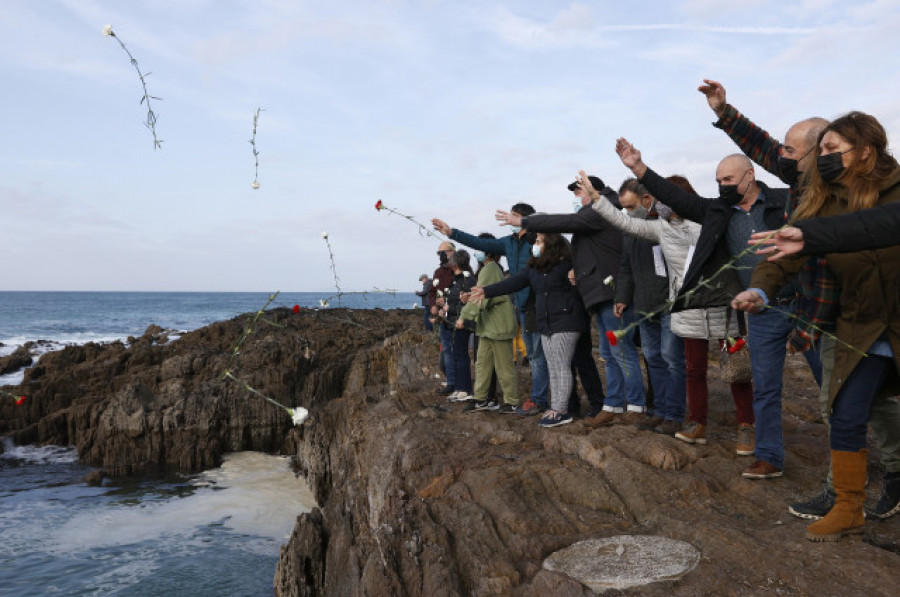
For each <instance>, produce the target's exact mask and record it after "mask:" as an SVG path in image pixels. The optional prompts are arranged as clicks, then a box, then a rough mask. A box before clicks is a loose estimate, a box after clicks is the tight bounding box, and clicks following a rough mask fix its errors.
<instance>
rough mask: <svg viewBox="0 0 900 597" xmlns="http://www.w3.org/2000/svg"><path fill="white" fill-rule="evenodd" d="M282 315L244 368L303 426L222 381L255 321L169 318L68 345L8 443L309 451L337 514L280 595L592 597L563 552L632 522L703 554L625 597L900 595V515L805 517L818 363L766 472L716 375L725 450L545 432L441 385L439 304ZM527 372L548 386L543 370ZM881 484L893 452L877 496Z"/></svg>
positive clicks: (95, 450) (816, 437) (310, 519)
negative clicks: (299, 411)
mask: <svg viewBox="0 0 900 597" xmlns="http://www.w3.org/2000/svg"><path fill="white" fill-rule="evenodd" d="M267 316H268V318H269V319H270V320H271V321H272V323H274V324H275V325H261V326H259V328H258V329H257V331H256V332H255V333H254V334H253V335H252V336H251V337H250V338H249V339H248V340H247V342H245V343H244V345H243V346H242V348H241V351H240V354H239V355H238V356H237V357H235V360H234V363H235V371H236V372H237V373H239V374H240V376H241V378H242V379H246V380H247V381H248V382H249V383H250V384H251V385H253V387H256V388H258V389H260V390H261V391H264V392H265V393H266V394H268V395H270V396H272V397H273V398H275V399H277V400H279V401H281V402H282V403H284V404H287V405H289V406H304V407H306V408H308V409H310V411H311V416H310V419H309V420H308V421H307V422H306V424H305V425H304V426H303V427H299V428H296V427H293V426H292V425H291V422H290V418H289V417H288V416H287V415H286V414H285V413H284V412H283V411H281V410H280V409H277V408H275V407H273V406H271V405H269V404H268V403H266V402H264V401H263V400H260V399H258V398H256V397H253V396H251V395H249V394H248V393H247V392H246V390H244V389H243V387H241V386H239V385H238V384H235V383H233V382H230V381H228V380H225V381H220V379H219V377H220V375H221V373H222V372H223V370H224V369H225V368H226V367H227V366H228V363H229V362H230V359H231V352H232V350H233V348H234V346H235V343H236V341H237V338H238V337H239V336H240V333H241V331H242V329H243V326H244V325H246V323H247V321H248V318H249V317H250V316H249V315H248V316H242V317H240V318H236V319H234V320H231V321H227V322H221V323H216V324H213V325H210V326H208V327H205V328H202V329H200V330H196V331H194V332H190V333H188V334H185V335H184V336H183V337H181V338H180V339H179V340H177V341H168V340H167V339H166V338H165V336H164V333H163V332H162V330H159V329H158V328H157V329H154V328H151V329H148V331H147V332H146V333H145V334H144V335H143V336H141V337H140V338H134V339H133V342H130V346H129V347H126V346H125V345H123V344H109V345H94V344H88V345H85V346H78V347H68V348H65V349H63V350H61V351H58V352H54V353H50V354H46V355H44V356H43V357H42V358H41V359H40V361H39V362H38V363H37V364H36V365H35V366H34V367H32V368H31V369H28V370H27V371H26V373H25V378H24V381H23V383H22V384H21V385H20V386H18V387H16V388H6V389H7V390H9V391H11V392H13V393H21V394H26V395H27V396H28V400H27V402H26V403H25V404H24V405H22V406H18V407H17V406H15V405H14V404H12V401H4V402H2V403H0V435H2V436H8V437H11V438H12V439H13V440H14V441H15V442H16V443H20V444H21V443H53V444H62V445H75V446H76V447H77V448H78V453H79V457H80V458H81V460H82V461H83V462H85V463H87V464H90V465H92V466H96V467H98V468H101V469H102V470H103V471H105V472H106V473H107V474H109V475H112V476H117V475H139V474H144V473H150V472H156V471H180V472H197V471H200V470H203V469H205V468H209V467H211V466H215V465H217V464H218V463H219V461H220V459H221V456H222V454H224V453H226V452H232V451H240V450H259V451H265V452H278V453H287V454H293V455H295V456H296V460H297V463H298V467H299V469H300V471H301V472H302V473H303V474H304V475H305V476H306V478H307V480H308V483H309V485H310V487H311V489H312V491H313V494H314V495H315V498H316V502H317V503H318V505H319V507H318V508H317V509H315V510H313V511H312V512H310V513H309V514H304V515H302V516H300V517H299V518H298V520H297V524H296V526H295V529H294V531H293V533H292V535H291V538H290V541H289V542H288V544H287V545H286V546H284V547H283V548H282V552H281V558H280V561H279V564H278V567H277V571H276V575H275V582H274V584H275V591H276V594H277V595H279V596H294V595H409V596H419V595H427V596H428V597H434V596H438V595H522V596H525V595H529V596H530V595H534V596H537V595H563V596H568V595H572V596H574V595H592V594H594V593H593V591H591V590H590V589H588V588H587V587H585V586H584V585H583V584H581V583H580V582H578V581H576V580H574V579H571V578H569V577H567V576H565V575H563V574H560V573H558V572H551V571H548V570H545V569H544V568H543V567H542V563H543V561H544V560H545V559H546V558H547V557H548V556H549V555H551V554H552V553H554V552H556V551H557V550H560V549H562V548H565V547H567V546H569V545H571V544H573V543H575V542H577V541H580V540H583V539H591V538H598V537H610V536H615V535H641V536H643V535H661V536H664V537H668V538H673V539H679V540H681V541H685V542H688V543H690V544H691V545H693V546H694V547H696V548H697V549H698V550H699V551H700V553H701V557H700V561H699V564H698V565H697V567H696V568H695V569H694V570H693V571H691V572H689V573H688V574H686V575H685V576H683V577H682V578H680V579H678V580H674V581H667V582H661V583H655V584H651V585H646V586H643V587H639V588H633V589H626V590H624V591H619V590H616V589H611V590H609V591H607V592H606V593H605V594H607V595H614V594H627V595H660V596H662V595H686V596H687V595H757V594H759V595H762V594H780V595H842V596H843V595H849V594H866V595H893V594H894V593H895V592H896V583H895V582H893V581H896V580H898V579H900V572H898V571H900V521H898V518H900V517H895V518H893V519H890V520H888V521H886V522H869V523H868V524H867V528H866V533H865V535H864V539H863V540H862V541H842V542H840V543H838V544H812V543H809V542H807V541H806V540H805V539H804V538H803V529H804V526H805V524H804V522H803V521H801V520H799V519H796V518H794V517H792V516H791V515H789V514H788V513H787V508H786V506H787V504H788V503H790V502H791V501H795V500H797V499H798V498H805V497H808V496H809V495H811V494H812V493H813V492H815V491H816V490H817V489H818V487H819V483H820V480H821V476H822V474H823V463H824V461H825V457H826V450H827V447H826V442H825V439H824V432H825V431H824V425H822V424H821V423H820V422H819V421H818V420H817V416H818V415H817V413H816V410H817V405H816V401H815V389H814V384H813V382H812V379H811V376H809V373H808V371H805V370H804V368H805V365H803V363H802V358H800V357H796V358H789V359H788V362H789V366H788V368H787V370H786V372H785V385H786V389H785V404H784V428H785V435H786V447H787V462H786V469H785V476H784V477H783V478H781V479H777V480H770V481H748V480H745V479H742V478H741V477H740V474H739V473H740V471H741V470H742V468H743V467H744V466H745V465H746V463H747V459H746V458H741V457H738V456H736V455H735V454H734V427H735V423H734V412H733V406H732V405H731V399H730V397H729V395H728V394H727V390H726V386H724V384H722V383H720V382H719V381H717V380H716V379H715V377H716V376H717V371H715V368H714V367H713V368H712V369H713V371H712V376H713V379H711V384H710V395H711V397H710V398H711V399H710V433H711V436H710V444H709V445H708V446H699V447H693V446H688V445H686V444H683V443H681V442H679V441H678V440H676V439H674V438H671V437H665V436H661V435H657V434H654V433H651V432H645V431H639V430H637V429H635V428H631V427H615V428H607V429H601V430H596V431H590V430H588V429H586V428H584V427H583V426H582V425H580V424H579V423H577V422H576V423H575V424H572V425H568V426H564V427H561V428H557V429H551V430H542V429H540V428H538V427H537V425H536V422H535V420H534V419H520V418H517V417H515V416H511V415H498V414H493V413H463V412H462V410H461V406H458V405H447V403H446V402H445V401H444V400H443V399H442V398H440V397H438V396H435V395H434V389H435V387H436V380H435V378H434V376H435V373H436V367H435V365H436V363H437V356H436V355H437V344H436V341H435V339H434V338H433V337H432V336H430V335H426V334H423V333H419V332H418V331H417V330H418V329H419V326H420V322H421V314H417V313H414V312H411V311H402V310H394V311H381V310H372V311H349V310H327V311H316V310H301V312H300V313H299V314H296V315H295V314H293V313H291V312H290V311H288V310H286V309H276V310H273V311H270V312H267ZM20 356H21V355H20ZM6 358H8V357H4V359H6ZM5 364H6V363H5V362H3V359H0V368H2V367H3V366H4V365H5ZM520 375H522V379H523V381H525V380H527V370H526V369H521V371H520ZM873 448H874V445H873ZM880 475H881V468H880V464H879V463H878V454H877V450H876V449H873V450H872V451H871V453H870V477H871V479H872V481H871V483H870V485H869V489H868V491H869V499H870V502H871V501H874V500H876V499H877V496H878V494H879V492H880Z"/></svg>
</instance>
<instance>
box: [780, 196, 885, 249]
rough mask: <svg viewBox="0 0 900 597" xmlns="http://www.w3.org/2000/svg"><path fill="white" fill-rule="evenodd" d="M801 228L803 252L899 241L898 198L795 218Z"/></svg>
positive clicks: (879, 246) (875, 246) (871, 246)
mask: <svg viewBox="0 0 900 597" xmlns="http://www.w3.org/2000/svg"><path fill="white" fill-rule="evenodd" d="M794 226H796V227H797V228H799V229H800V230H802V231H803V241H804V245H803V251H802V253H803V254H804V255H824V254H825V253H855V252H856V251H867V250H871V249H884V248H886V247H893V246H894V245H900V202H896V201H895V202H893V203H885V204H884V205H879V206H878V207H873V208H872V209H864V210H862V211H853V212H849V213H845V214H842V215H839V216H830V217H827V218H813V219H811V220H801V221H799V222H795V223H794Z"/></svg>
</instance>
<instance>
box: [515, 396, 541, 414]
mask: <svg viewBox="0 0 900 597" xmlns="http://www.w3.org/2000/svg"><path fill="white" fill-rule="evenodd" d="M540 412H541V407H540V406H538V405H537V404H535V402H534V401H533V400H532V399H531V398H529V399H528V400H526V401H525V402H523V403H522V404H520V405H519V407H518V408H517V409H516V414H517V415H519V416H520V417H530V416H532V415H536V414H539V413H540Z"/></svg>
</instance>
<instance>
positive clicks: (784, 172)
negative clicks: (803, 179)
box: [778, 156, 800, 186]
mask: <svg viewBox="0 0 900 597" xmlns="http://www.w3.org/2000/svg"><path fill="white" fill-rule="evenodd" d="M778 172H779V173H780V174H781V180H783V181H784V182H786V183H787V184H789V185H791V186H794V185H795V184H796V183H797V179H798V178H800V172H799V171H798V170H797V160H795V159H793V158H786V157H784V156H778Z"/></svg>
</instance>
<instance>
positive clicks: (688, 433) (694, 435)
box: [675, 421, 706, 446]
mask: <svg viewBox="0 0 900 597" xmlns="http://www.w3.org/2000/svg"><path fill="white" fill-rule="evenodd" d="M675 437H677V438H678V439H680V440H681V441H683V442H687V443H689V444H700V445H701V446H705V445H706V425H704V424H702V423H697V422H696V421H692V422H691V424H690V425H688V426H687V429H683V430H681V431H679V432H678V433H676V434H675Z"/></svg>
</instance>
